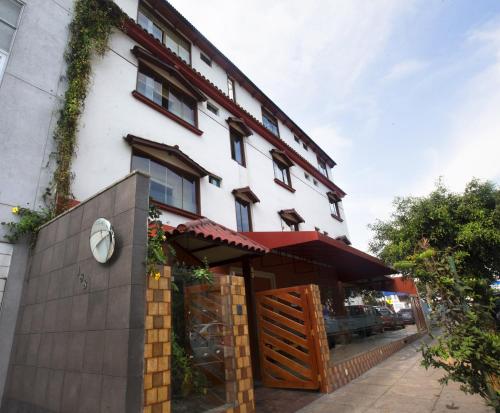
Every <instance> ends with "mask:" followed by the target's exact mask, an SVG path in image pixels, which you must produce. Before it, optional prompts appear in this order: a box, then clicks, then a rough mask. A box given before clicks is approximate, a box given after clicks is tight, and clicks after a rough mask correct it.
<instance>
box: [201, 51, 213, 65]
mask: <svg viewBox="0 0 500 413" xmlns="http://www.w3.org/2000/svg"><path fill="white" fill-rule="evenodd" d="M200 59H201V60H203V61H204V62H205V63H206V64H207V65H209V66H210V67H212V59H210V58H209V57H208V56H207V55H206V54H204V53H201V52H200Z"/></svg>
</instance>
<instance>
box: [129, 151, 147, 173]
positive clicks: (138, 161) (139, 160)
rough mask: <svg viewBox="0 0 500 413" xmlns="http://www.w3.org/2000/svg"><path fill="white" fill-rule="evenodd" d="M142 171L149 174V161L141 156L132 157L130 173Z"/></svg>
mask: <svg viewBox="0 0 500 413" xmlns="http://www.w3.org/2000/svg"><path fill="white" fill-rule="evenodd" d="M136 170H137V171H143V172H146V173H149V159H147V158H143V157H142V156H137V155H134V156H132V171H136Z"/></svg>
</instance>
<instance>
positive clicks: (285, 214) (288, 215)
mask: <svg viewBox="0 0 500 413" xmlns="http://www.w3.org/2000/svg"><path fill="white" fill-rule="evenodd" d="M278 214H279V216H280V217H281V219H282V220H283V221H285V222H286V223H287V224H288V225H294V224H301V223H303V222H305V221H304V218H302V217H301V216H300V215H299V214H298V212H297V211H295V209H282V210H281V211H278Z"/></svg>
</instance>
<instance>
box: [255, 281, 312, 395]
mask: <svg viewBox="0 0 500 413" xmlns="http://www.w3.org/2000/svg"><path fill="white" fill-rule="evenodd" d="M256 307H257V308H256V309H257V324H258V332H259V353H260V370H261V377H262V383H263V384H264V385H265V386H269V387H279V388H290V389H294V388H298V389H318V388H319V386H320V382H319V376H318V374H319V372H318V370H319V369H318V360H319V357H318V354H317V353H316V352H317V351H318V346H317V345H316V343H315V337H314V334H313V306H312V300H311V286H309V285H304V286H298V287H291V288H280V289H274V290H267V291H261V292H258V293H257V294H256Z"/></svg>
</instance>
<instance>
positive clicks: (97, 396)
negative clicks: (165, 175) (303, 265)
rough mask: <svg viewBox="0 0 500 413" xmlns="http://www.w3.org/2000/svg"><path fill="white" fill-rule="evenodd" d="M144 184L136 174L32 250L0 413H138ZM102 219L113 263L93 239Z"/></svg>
mask: <svg viewBox="0 0 500 413" xmlns="http://www.w3.org/2000/svg"><path fill="white" fill-rule="evenodd" d="M148 197H149V178H147V177H146V176H144V175H141V174H138V173H134V174H131V175H128V176H127V177H126V178H125V179H123V180H122V181H120V182H118V183H116V184H114V185H112V186H111V187H109V188H107V189H106V190H104V191H102V192H100V193H99V194H97V195H95V196H94V197H92V198H90V199H89V200H87V201H85V202H83V203H82V204H80V205H78V206H77V207H75V208H73V209H71V210H69V211H67V212H66V213H64V214H62V215H60V216H59V217H57V218H56V219H54V220H53V221H51V222H49V223H48V224H46V225H45V226H44V227H43V228H42V229H41V231H40V233H39V237H38V240H37V243H36V247H35V249H34V251H33V252H32V256H31V258H30V263H29V266H28V273H27V277H26V280H25V283H24V286H23V297H22V303H21V307H20V311H19V316H18V321H17V327H16V335H15V344H14V350H13V352H12V356H11V360H10V367H9V375H8V382H7V387H6V395H5V396H4V400H3V404H2V408H1V411H2V412H5V413H7V412H9V413H10V412H18V411H29V412H34V413H37V412H72V413H84V412H89V413H90V412H92V413H95V412H117V413H118V412H120V413H123V412H140V411H141V410H142V405H143V362H144V358H143V354H144V320H145V297H146V294H145V280H146V277H145V273H146V270H145V262H144V261H145V256H146V243H147V218H148ZM99 217H103V218H106V219H108V220H109V221H110V222H111V224H112V225H113V228H114V230H115V234H116V249H115V253H114V255H113V257H112V258H111V260H110V261H109V262H108V263H106V264H99V263H98V262H97V261H96V260H95V259H94V258H93V256H92V253H91V250H90V245H89V235H90V228H91V226H92V224H93V223H94V221H95V220H96V219H97V218H99Z"/></svg>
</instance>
